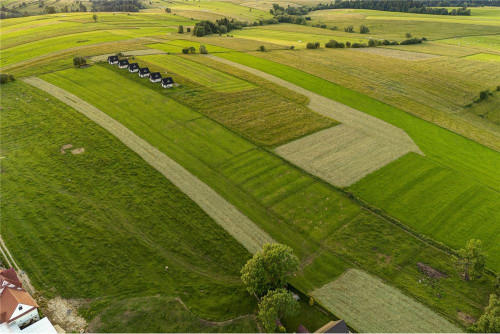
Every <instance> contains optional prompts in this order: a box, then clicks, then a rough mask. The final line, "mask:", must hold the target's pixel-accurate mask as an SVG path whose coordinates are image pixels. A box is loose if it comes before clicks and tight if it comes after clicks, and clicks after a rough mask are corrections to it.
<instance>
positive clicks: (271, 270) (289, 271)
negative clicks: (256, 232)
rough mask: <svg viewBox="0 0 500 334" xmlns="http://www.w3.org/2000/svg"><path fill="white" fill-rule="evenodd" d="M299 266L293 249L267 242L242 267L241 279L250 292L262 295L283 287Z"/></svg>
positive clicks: (258, 295)
mask: <svg viewBox="0 0 500 334" xmlns="http://www.w3.org/2000/svg"><path fill="white" fill-rule="evenodd" d="M298 267H299V259H298V258H297V256H295V254H293V250H292V249H291V248H290V247H288V246H286V245H282V244H277V243H274V244H269V243H268V244H265V245H264V246H263V248H262V250H260V251H259V252H257V253H256V254H255V255H254V256H253V257H252V258H251V259H250V260H248V262H247V263H246V264H245V266H244V267H243V269H241V280H242V281H243V283H244V284H245V285H246V287H247V290H248V292H250V293H251V294H254V295H256V296H257V297H261V296H263V295H265V294H266V293H267V292H268V291H269V290H273V289H277V288H282V287H284V286H285V285H286V283H287V280H288V278H289V277H290V276H292V275H293V274H294V273H295V272H296V271H297V270H298Z"/></svg>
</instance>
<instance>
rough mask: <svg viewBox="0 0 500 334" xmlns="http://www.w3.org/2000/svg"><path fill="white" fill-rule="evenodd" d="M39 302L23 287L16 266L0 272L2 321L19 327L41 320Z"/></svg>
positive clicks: (0, 318) (0, 315)
mask: <svg viewBox="0 0 500 334" xmlns="http://www.w3.org/2000/svg"><path fill="white" fill-rule="evenodd" d="M38 307H39V306H38V304H37V303H36V302H35V300H34V299H33V298H32V297H31V295H30V294H29V293H28V292H27V291H26V290H24V289H23V285H22V283H21V280H20V279H19V278H18V277H17V274H16V272H15V270H14V268H10V269H6V270H3V271H1V272H0V323H8V324H12V325H17V326H19V327H22V326H25V325H27V324H29V323H30V322H35V321H37V320H40V316H39V315H38Z"/></svg>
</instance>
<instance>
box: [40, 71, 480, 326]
mask: <svg viewBox="0 0 500 334" xmlns="http://www.w3.org/2000/svg"><path fill="white" fill-rule="evenodd" d="M108 66H109V65H105V66H93V67H91V68H87V69H83V70H71V71H66V73H65V72H58V73H53V74H47V75H44V76H42V78H43V79H44V80H47V81H49V82H51V83H53V84H56V85H58V86H60V87H63V88H64V89H66V90H68V91H70V92H71V93H73V94H75V95H77V96H79V97H81V98H84V99H85V100H86V101H87V102H89V103H91V104H93V105H94V106H96V107H98V108H99V109H100V110H102V111H104V112H106V113H107V114H108V115H110V116H112V117H113V118H115V119H117V120H118V121H120V122H121V123H122V124H124V125H125V126H127V127H128V128H129V129H130V130H132V131H134V132H135V133H136V134H137V135H139V136H140V137H143V138H144V139H146V140H147V141H149V142H150V143H151V144H152V145H154V146H156V147H157V148H158V149H159V150H161V151H163V152H164V153H166V154H167V155H168V156H170V157H171V158H173V159H174V160H176V161H177V162H178V163H180V164H181V165H182V166H183V167H185V168H186V169H188V170H189V171H190V172H191V173H192V174H194V175H196V176H197V177H198V178H199V179H200V180H202V181H203V182H205V183H207V184H208V185H209V186H211V187H212V188H213V189H214V190H215V191H217V192H218V193H219V194H220V195H222V196H223V197H224V198H226V199H228V201H230V202H231V203H232V204H233V205H235V206H236V207H237V208H238V209H239V210H240V211H241V212H242V213H244V214H245V215H247V216H248V217H249V218H250V219H251V220H252V221H253V222H254V223H256V224H257V225H258V226H259V227H260V228H262V229H263V230H264V231H266V232H267V233H268V234H270V235H271V237H272V238H273V239H275V240H276V241H278V242H283V243H286V244H288V245H290V246H291V247H293V249H294V251H295V252H296V254H297V255H298V256H299V257H300V259H301V261H302V263H303V265H302V266H303V267H302V271H301V275H299V276H298V277H296V278H295V279H294V282H295V284H296V285H297V286H298V287H300V288H302V289H303V290H304V291H311V290H312V289H314V288H317V287H320V286H322V285H324V284H326V283H327V282H329V281H331V280H332V279H333V278H334V277H336V276H338V275H340V274H341V273H342V272H343V271H344V270H345V269H347V268H350V267H358V266H360V267H361V268H362V269H364V270H367V271H369V272H371V273H373V274H375V275H379V276H381V277H383V278H384V279H386V280H388V281H389V282H391V284H394V285H395V286H396V287H397V288H399V289H402V290H403V291H405V293H408V294H410V295H411V296H413V297H414V298H416V299H418V300H420V301H422V302H423V303H425V304H426V305H428V306H430V307H432V308H434V309H436V310H438V311H439V312H441V313H443V314H445V315H446V317H448V318H449V319H452V320H453V321H455V322H457V323H460V320H459V319H458V317H457V314H456V307H455V305H458V304H460V305H461V307H462V308H463V310H464V312H465V313H467V314H471V315H473V316H477V315H478V314H479V312H481V311H480V307H481V306H480V305H482V304H483V303H484V301H485V300H486V298H487V291H488V285H489V284H490V283H489V279H488V278H487V279H485V280H483V281H477V282H474V284H472V285H464V284H463V283H462V282H461V279H460V278H459V276H458V274H457V273H456V269H455V268H454V267H453V266H452V265H451V264H450V260H449V256H448V255H446V254H444V253H442V252H441V251H438V250H436V249H434V248H432V247H429V246H428V245H427V244H425V243H423V242H422V241H420V240H419V239H416V238H414V237H412V236H411V235H409V234H407V233H406V232H404V231H403V230H400V229H399V228H398V227H396V226H394V225H392V224H391V223H389V222H387V221H385V220H382V219H381V218H380V217H377V216H375V215H372V214H369V213H362V212H363V210H362V209H361V208H360V207H359V206H357V205H356V204H355V203H354V202H352V201H350V200H348V199H347V198H346V197H344V196H343V195H341V194H339V193H337V192H336V191H335V190H333V189H332V188H331V187H328V186H326V185H324V184H323V183H321V182H319V181H317V180H315V179H314V178H311V177H310V176H308V175H307V174H305V173H303V172H302V171H300V170H298V169H296V168H293V167H292V166H290V165H289V164H288V163H286V162H284V161H283V160H281V159H280V158H277V157H275V156H274V155H272V154H270V153H269V152H267V151H265V150H262V149H259V148H257V147H256V146H254V145H253V144H252V143H250V142H248V141H245V140H243V139H242V138H241V137H239V136H237V135H235V134H234V133H233V132H231V131H229V130H227V129H225V128H223V127H221V126H220V125H219V124H217V123H215V122H213V121H211V120H209V119H207V118H205V117H203V116H202V114H198V113H195V112H194V111H191V110H189V109H187V108H175V109H170V108H162V109H161V110H157V108H156V107H155V106H159V105H165V106H166V105H168V103H169V102H167V101H170V99H169V97H172V98H176V96H177V94H178V92H181V90H182V88H179V89H177V88H176V89H174V90H169V91H165V90H161V89H159V88H158V89H155V88H153V87H155V86H154V85H153V84H150V83H148V82H147V81H146V80H144V79H140V78H138V77H137V76H136V75H134V76H129V75H128V73H126V72H125V71H122V72H120V70H118V69H114V70H109V69H108V68H109V67H108ZM86 72H87V73H86ZM69 73H72V75H68V74H69ZM74 76H78V78H79V80H78V81H72V80H68V78H69V77H74ZM121 82H123V84H121ZM125 82H126V84H125ZM117 84H118V85H120V86H121V87H124V88H123V89H122V90H116V89H113V88H114V87H115V86H116V85H117ZM183 85H187V86H188V88H189V86H190V85H192V84H190V83H189V82H188V81H186V82H184V83H183ZM96 86H99V87H100V88H99V90H96V89H95V87H96ZM131 92H134V93H131ZM134 94H141V95H143V96H148V98H147V99H139V100H137V99H133V96H134ZM104 96H106V98H104ZM111 101H113V102H111ZM201 111H202V112H203V113H205V112H206V111H203V109H202V110H201ZM188 115H193V116H188ZM194 115H198V116H194ZM186 116H188V117H186ZM221 148H224V150H221ZM358 228H361V229H362V230H358ZM336 231H342V232H336ZM360 235H365V237H363V240H361V239H358V238H359V236H360ZM304 236H308V237H307V239H304ZM391 238H399V239H400V240H404V241H402V244H403V245H400V244H399V243H396V242H394V241H393V240H390V239H391ZM358 241H359V242H362V245H360V244H359V243H358ZM396 245H397V246H396ZM406 246H408V248H406ZM374 247H375V248H377V247H378V248H379V249H380V252H383V253H384V254H387V255H388V256H391V257H392V259H393V260H391V261H390V262H388V263H386V264H385V265H384V266H380V265H379V257H378V255H377V254H374V253H373V249H374ZM416 255H418V256H416ZM415 261H424V262H429V263H432V265H433V266H436V267H438V268H440V270H443V271H446V272H447V273H450V278H449V279H446V280H441V281H440V282H438V284H437V285H435V286H433V287H431V286H430V285H422V284H419V283H418V279H419V278H420V277H421V274H420V272H419V271H418V268H417V267H416V262H415ZM395 273H398V274H397V275H395ZM457 286H460V287H461V288H460V289H461V291H462V292H461V294H460V295H457V294H450V293H444V292H445V291H452V290H455V289H456V287H457ZM435 289H438V290H439V291H442V292H443V293H442V294H441V295H442V296H443V297H442V298H437V297H436V295H435V293H436V290H435ZM478 292H479V294H478ZM457 303H458V304H457ZM388 330H389V329H388Z"/></svg>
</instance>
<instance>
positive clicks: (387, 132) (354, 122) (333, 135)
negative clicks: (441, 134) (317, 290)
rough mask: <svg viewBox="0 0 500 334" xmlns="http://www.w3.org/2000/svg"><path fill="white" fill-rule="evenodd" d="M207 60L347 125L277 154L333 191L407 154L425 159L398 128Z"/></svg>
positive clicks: (295, 143)
mask: <svg viewBox="0 0 500 334" xmlns="http://www.w3.org/2000/svg"><path fill="white" fill-rule="evenodd" d="M206 57H210V58H211V59H214V60H217V61H220V62H222V63H225V64H228V65H231V66H234V67H236V68H239V69H242V70H245V71H247V72H250V73H252V74H255V75H258V76H260V77H262V78H264V79H266V80H269V81H271V82H274V83H276V84H278V85H281V86H283V87H285V88H288V89H290V90H292V91H294V92H297V93H299V94H302V95H305V96H307V97H308V98H309V99H310V102H309V106H308V107H309V108H310V109H312V110H314V111H316V112H317V113H319V114H321V115H323V116H326V117H330V118H333V119H335V120H337V121H339V122H341V123H342V124H341V125H337V126H335V127H333V128H330V129H326V130H323V131H320V132H318V133H314V134H312V135H309V136H306V137H304V138H300V139H298V140H295V141H292V142H290V143H287V144H284V145H282V146H279V147H278V148H276V150H275V151H276V153H277V154H279V155H280V156H282V157H283V158H285V159H287V160H289V161H291V162H292V163H294V164H296V165H297V166H299V167H301V168H303V169H305V170H306V171H308V172H310V173H311V174H314V175H316V176H319V177H321V178H322V179H324V180H325V181H328V182H330V183H332V184H333V185H336V186H339V187H347V186H349V185H351V184H353V183H355V182H356V181H358V180H360V179H361V178H363V177H364V176H366V175H367V174H370V173H372V172H374V171H375V170H377V169H379V168H382V167H384V166H385V165H387V164H388V163H390V162H392V161H394V160H396V159H398V158H400V157H402V156H403V155H405V154H407V153H410V152H415V153H418V154H422V155H423V153H422V151H421V150H420V149H419V148H418V146H417V145H416V144H415V143H414V142H413V140H412V139H411V138H410V136H408V134H406V132H404V131H403V130H401V129H400V128H398V127H395V126H394V125H391V124H389V123H386V122H384V121H382V120H380V119H378V118H376V117H373V116H370V115H368V114H366V113H364V112H361V111H359V110H356V109H353V108H351V107H348V106H346V105H344V104H342V103H339V102H336V101H333V100H330V99H328V98H326V97H324V96H321V95H319V94H316V93H313V92H311V91H309V90H307V89H304V88H302V87H299V86H297V85H294V84H292V83H290V82H288V81H286V80H283V79H280V78H278V77H275V76H273V75H270V74H268V73H265V72H262V71H259V70H256V69H254V68H251V67H248V66H245V65H241V64H238V63H235V62H232V61H230V60H226V59H223V58H219V57H216V56H213V55H207V56H206Z"/></svg>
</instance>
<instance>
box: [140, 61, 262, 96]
mask: <svg viewBox="0 0 500 334" xmlns="http://www.w3.org/2000/svg"><path fill="white" fill-rule="evenodd" d="M141 59H144V61H146V62H148V63H151V64H154V65H157V66H161V67H163V68H165V69H167V70H168V73H171V72H173V73H182V75H183V76H184V77H186V78H189V79H190V80H193V81H195V82H197V83H199V84H201V85H203V86H205V87H209V88H211V89H214V90H216V91H219V92H239V91H244V90H247V89H252V88H253V87H254V86H253V85H251V84H250V83H248V82H247V81H243V80H241V79H238V78H236V77H233V76H230V75H227V74H226V73H223V72H219V71H217V70H214V69H211V68H209V67H206V66H203V65H199V64H197V63H195V62H192V61H190V60H188V59H186V58H180V57H176V56H167V55H152V56H143V57H141Z"/></svg>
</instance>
